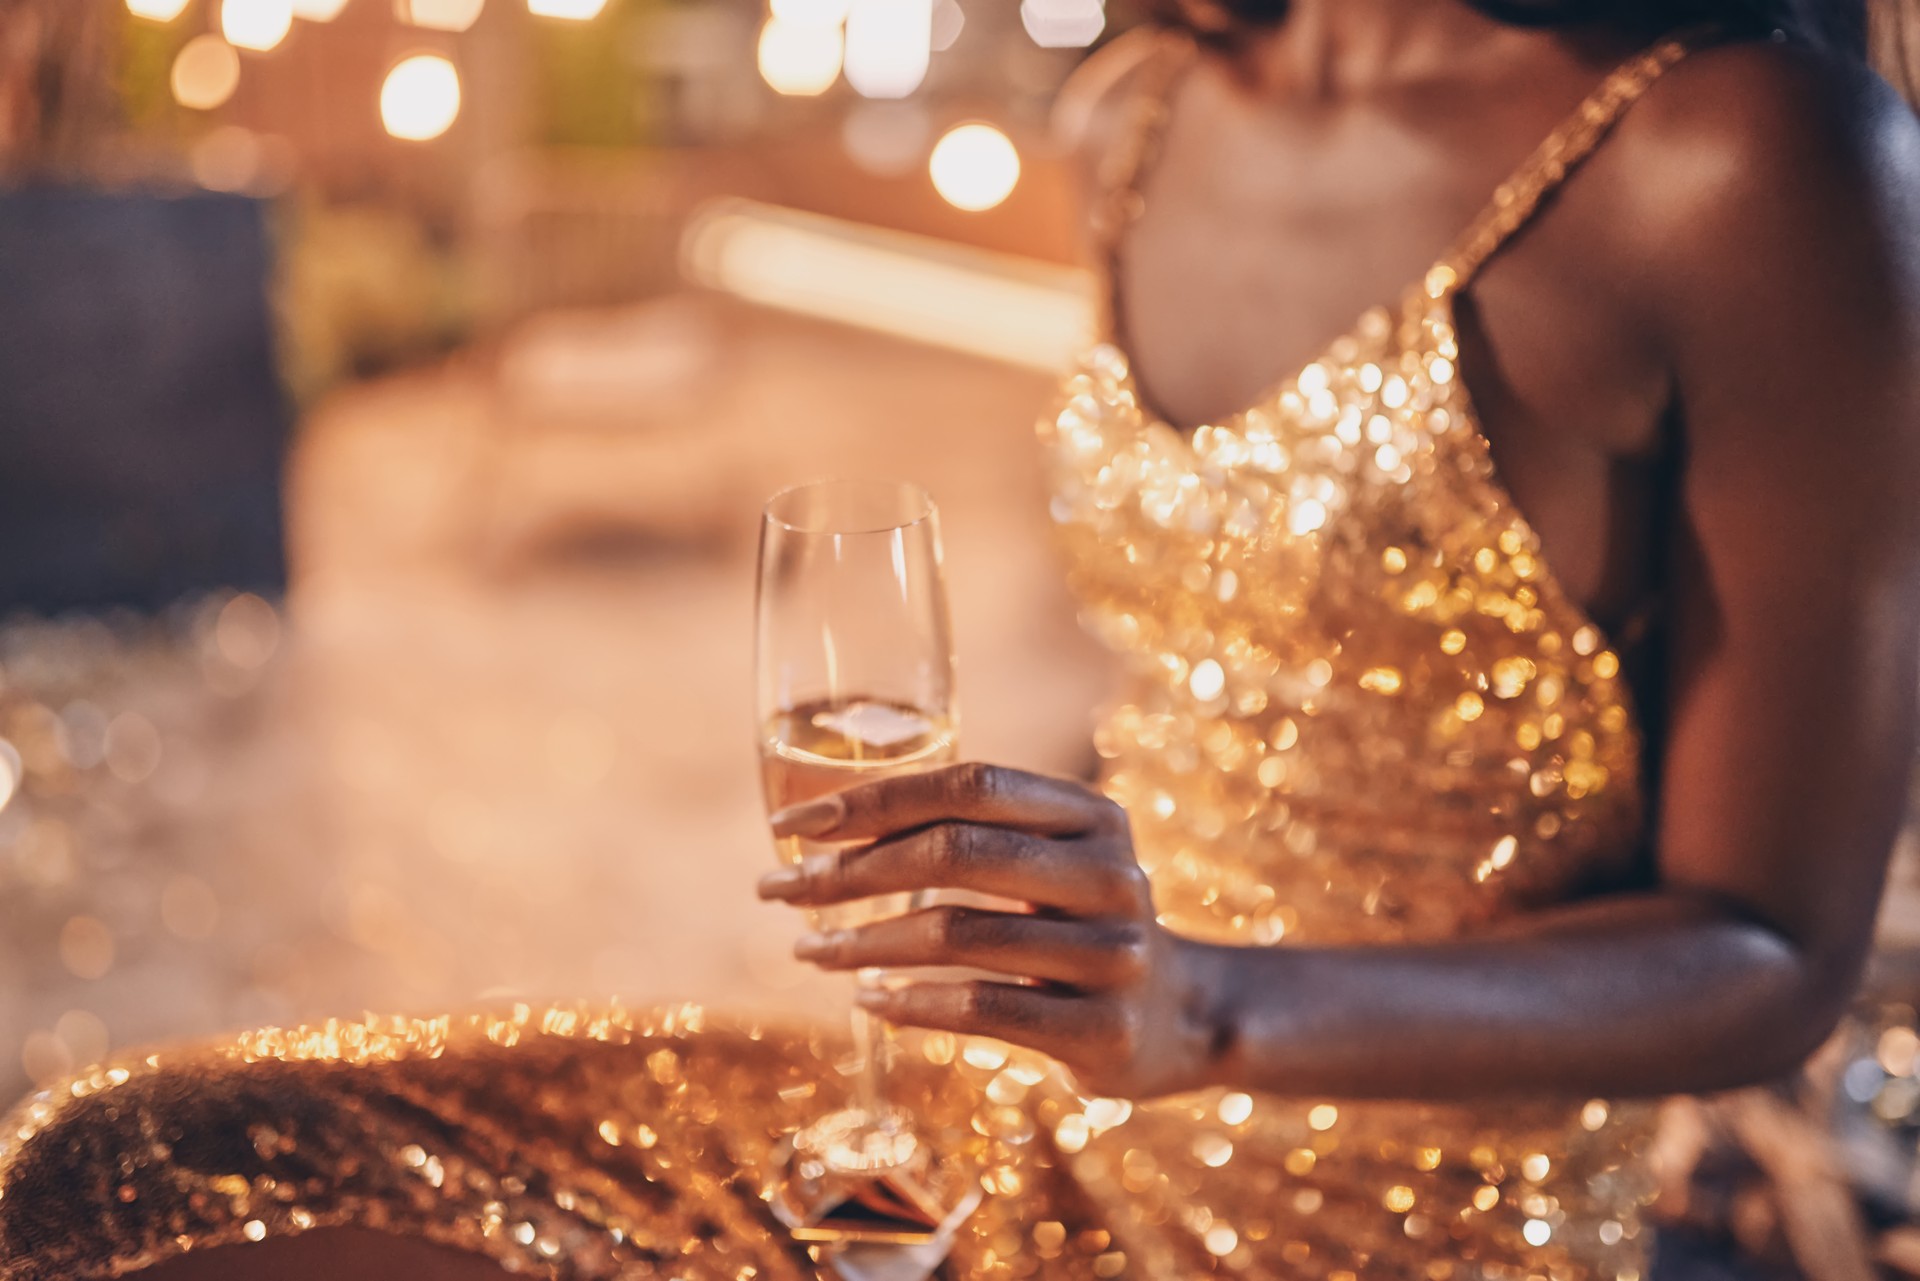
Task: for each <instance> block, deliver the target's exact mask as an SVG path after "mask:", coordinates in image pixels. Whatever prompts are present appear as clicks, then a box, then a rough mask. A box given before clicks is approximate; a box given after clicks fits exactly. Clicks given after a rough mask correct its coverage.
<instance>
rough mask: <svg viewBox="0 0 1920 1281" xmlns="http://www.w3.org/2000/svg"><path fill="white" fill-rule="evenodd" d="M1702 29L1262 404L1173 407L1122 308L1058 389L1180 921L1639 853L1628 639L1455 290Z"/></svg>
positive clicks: (1410, 891) (1145, 802) (1064, 478)
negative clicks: (1499, 460)
mask: <svg viewBox="0 0 1920 1281" xmlns="http://www.w3.org/2000/svg"><path fill="white" fill-rule="evenodd" d="M1683 47H1684V46H1682V45H1681V44H1680V43H1678V42H1669V43H1667V44H1664V45H1661V46H1658V47H1656V48H1654V49H1652V50H1650V51H1649V52H1648V53H1646V54H1645V55H1643V56H1642V57H1640V58H1638V59H1636V60H1634V61H1633V62H1631V63H1629V64H1627V65H1626V66H1624V67H1622V68H1621V69H1620V70H1619V71H1618V72H1616V73H1615V74H1614V75H1613V76H1612V77H1610V78H1609V80H1608V81H1607V82H1606V84H1605V85H1604V86H1603V87H1602V89H1601V90H1600V91H1599V92H1598V93H1596V94H1595V95H1594V96H1593V97H1592V98H1590V99H1589V100H1588V102H1587V103H1586V105H1585V106H1584V107H1583V108H1582V109H1581V111H1580V112H1579V113H1577V114H1576V115H1575V116H1574V117H1573V118H1572V119H1571V120H1570V121H1569V123H1568V124H1567V125H1566V126H1565V127H1564V128H1562V129H1561V130H1559V131H1557V132H1556V133H1555V134H1554V135H1552V137H1550V138H1549V139H1548V140H1547V142H1546V143H1545V144H1543V145H1542V147H1541V148H1540V149H1539V150H1538V151H1537V152H1536V153H1535V154H1534V155H1533V156H1532V157H1531V158H1530V159H1529V160H1528V162H1527V164H1526V165H1525V166H1524V167H1523V168H1522V169H1521V171H1520V172H1519V173H1518V174H1517V175H1516V176H1515V178H1514V179H1513V180H1512V181H1511V182H1509V183H1507V184H1505V185H1503V186H1502V187H1501V188H1500V190H1499V192H1498V193H1497V194H1496V196H1495V198H1494V201H1493V203H1492V204H1491V205H1490V206H1489V208H1488V210H1487V213H1486V214H1485V215H1484V216H1483V217H1482V218H1481V219H1479V220H1478V221H1477V222H1476V223H1475V224H1474V225H1473V227H1472V228H1471V229H1470V230H1469V231H1468V233H1467V235H1466V236H1465V237H1464V238H1463V239H1462V241H1461V242H1460V244H1459V245H1458V246H1457V247H1456V248H1455V249H1454V250H1453V251H1451V252H1450V253H1449V254H1448V255H1447V256H1446V257H1445V258H1443V259H1442V260H1441V261H1440V262H1439V263H1438V264H1436V265H1435V266H1434V268H1433V269H1432V270H1431V271H1430V272H1428V274H1427V276H1426V278H1425V279H1424V280H1422V281H1420V282H1418V283H1417V284H1416V285H1415V286H1414V287H1413V288H1411V289H1410V290H1409V291H1408V292H1407V295H1406V297H1405V298H1404V299H1403V300H1401V302H1400V303H1399V304H1398V305H1397V306H1391V307H1385V306H1383V307H1376V308H1373V309H1371V310H1369V311H1367V312H1366V313H1365V314H1364V315H1363V316H1362V317H1361V318H1360V320H1359V322H1358V324H1357V325H1356V326H1355V328H1354V329H1353V330H1352V332H1350V333H1347V334H1343V335H1341V336H1340V337H1338V338H1336V339H1334V340H1333V341H1332V342H1330V343H1329V344H1327V346H1326V348H1325V350H1324V351H1323V352H1322V353H1320V355H1319V356H1318V357H1317V358H1315V359H1314V360H1312V361H1311V362H1309V363H1308V364H1307V365H1306V366H1305V367H1304V368H1303V369H1301V370H1300V371H1299V372H1298V373H1296V374H1294V375H1292V376H1291V377H1289V378H1287V379H1286V380H1285V381H1283V382H1282V383H1281V384H1280V385H1278V386H1276V387H1275V388H1273V389H1272V390H1271V391H1269V392H1268V393H1266V394H1265V395H1263V396H1261V397H1260V398H1259V399H1258V400H1257V401H1256V402H1255V403H1254V404H1253V405H1251V406H1249V407H1248V408H1246V409H1245V410H1243V411H1241V412H1239V413H1237V414H1234V415H1233V416H1231V417H1230V418H1227V419H1224V420H1222V421H1220V422H1217V423H1213V424H1209V425H1205V426H1202V427H1200V428H1198V429H1197V430H1195V431H1194V432H1193V433H1192V434H1191V435H1190V436H1189V435H1184V434H1182V433H1180V432H1177V431H1176V430H1174V429H1173V428H1171V427H1169V426H1168V425H1167V424H1166V423H1165V422H1163V421H1160V420H1158V419H1157V418H1156V417H1155V416H1154V414H1153V413H1152V412H1151V410H1150V408H1149V407H1148V406H1147V405H1146V404H1145V403H1144V402H1143V399H1142V397H1141V394H1140V391H1139V388H1138V386H1137V385H1136V382H1135V379H1134V374H1133V371H1132V370H1131V369H1130V368H1129V364H1128V358H1127V355H1126V354H1125V352H1124V351H1123V350H1122V347H1121V345H1120V344H1119V342H1118V341H1117V340H1115V339H1114V338H1112V337H1111V336H1109V338H1108V339H1107V340H1106V341H1103V342H1101V343H1100V344H1099V345H1097V346H1095V347H1094V348H1093V350H1092V351H1091V352H1090V353H1089V354H1088V356H1087V357H1086V358H1085V359H1084V361H1083V362H1082V363H1081V366H1080V368H1079V369H1078V371H1077V372H1075V373H1074V374H1073V375H1072V377H1071V378H1070V379H1069V380H1068V382H1067V384H1066V386H1065V388H1064V391H1063V393H1062V395H1061V396H1060V398H1059V401H1058V403H1057V405H1056V407H1055V409H1054V411H1053V412H1051V413H1050V414H1049V415H1048V416H1046V417H1045V418H1044V419H1043V421H1042V423H1041V425H1040V435H1041V439H1042V442H1043V445H1044V447H1045V450H1046V455H1047V460H1048V464H1049V468H1050V471H1051V478H1052V489H1053V500H1052V515H1053V519H1054V521H1055V523H1056V525H1057V527H1058V529H1059V531H1060V533H1061V536H1062V540H1063V542H1064V546H1065V550H1066V554H1067V557H1068V561H1069V570H1070V574H1071V577H1072V580H1073V582H1074V585H1075V588H1076V590H1077V593H1078V595H1079V597H1080V598H1081V601H1082V603H1083V607H1084V614H1085V617H1086V619H1087V621H1088V624H1089V626H1090V627H1091V629H1092V630H1093V632H1094V633H1095V635H1096V636H1098V637H1099V638H1100V639H1101V640H1102V641H1103V642H1104V643H1105V644H1106V645H1107V646H1108V647H1110V648H1111V649H1112V650H1113V651H1114V652H1115V653H1116V654H1118V655H1119V656H1120V658H1121V660H1122V662H1123V665H1124V667H1125V669H1126V672H1127V675H1128V697H1127V698H1126V700H1125V701H1124V702H1123V703H1122V704H1121V705H1120V706H1118V707H1116V708H1115V709H1113V710H1112V711H1111V713H1110V714H1109V715H1108V716H1107V718H1106V719H1105V721H1104V723H1103V724H1102V726H1101V727H1100V730H1099V733H1098V737H1097V746H1098V749H1099V751H1100V754H1101V756H1102V757H1103V758H1104V760H1105V779H1106V785H1107V788H1108V790H1109V791H1110V792H1111V793H1112V795H1113V796H1114V797H1115V798H1116V799H1117V800H1119V801H1120V802H1121V803H1122V804H1123V805H1124V806H1125V807H1126V809H1127V810H1128V812H1129V814H1130V815H1131V817H1132V819H1133V823H1134V829H1135V837H1136V844H1137V847H1138V849H1139V851H1140V853H1141V857H1142V859H1143V861H1144V862H1145V863H1146V865H1147V867H1148V869H1149V871H1150V872H1151V873H1152V874H1153V878H1154V887H1155V893H1156V901H1157V902H1158V903H1159V905H1160V908H1161V911H1162V913H1163V915H1164V917H1165V919H1167V920H1168V921H1169V923H1171V924H1174V925H1176V926H1177V927H1179V928H1181V929H1183V930H1185V931H1188V932H1192V933H1196V934H1199V935H1202V936H1205V937H1210V938H1216V939H1221V940H1229V941H1238V942H1253V943H1280V942H1285V941H1303V942H1314V943H1333V942H1361V941H1386V940H1425V939H1433V938H1439V937H1446V936H1450V935H1457V934H1460V933H1462V932H1464V931H1467V930H1471V929H1473V928H1474V927H1476V926H1478V925H1481V924H1483V923H1485V922H1488V921H1491V920H1493V919H1496V918H1498V917H1500V916H1502V915H1504V914H1506V913H1509V912H1511V911H1513V910H1514V909H1515V908H1516V907H1518V906H1523V905H1525V904H1529V903H1538V902H1540V901H1542V900H1551V899H1554V898H1556V897H1564V896H1566V895H1567V894H1569V893H1570V892H1572V890H1573V889H1574V888H1575V887H1576V886H1579V885H1583V884H1588V883H1591V882H1594V881H1596V880H1601V879H1604V878H1606V877H1607V876H1609V875H1616V876H1617V874H1618V873H1619V872H1620V870H1621V869H1622V867H1623V865H1624V864H1625V863H1626V862H1628V861H1629V860H1630V859H1631V857H1632V855H1633V853H1634V851H1635V848H1636V845H1637V843H1638V839H1639V832H1640V827H1641V823H1642V810H1643V804H1642V790H1643V781H1642V778H1641V743H1640V731H1639V726H1638V723H1637V720H1636V718H1635V715H1634V711H1633V708H1632V706H1631V702H1630V697H1629V693H1628V689H1627V685H1626V682H1625V680H1624V679H1623V678H1622V675H1621V671H1620V658H1619V655H1618V653H1617V652H1616V651H1615V650H1614V649H1613V648H1611V647H1610V643H1609V641H1608V638H1607V637H1606V636H1605V635H1604V634H1603V633H1602V631H1601V629H1600V628H1599V627H1598V626H1597V625H1596V624H1595V623H1594V621H1593V620H1592V619H1591V618H1589V617H1588V616H1587V615H1586V614H1585V613H1584V612H1583V611H1582V609H1581V608H1580V606H1579V605H1578V604H1577V603H1576V602H1575V601H1573V600H1572V599H1571V598H1570V597H1569V595H1568V593H1567V592H1566V591H1565V590H1564V589H1563V588H1562V586H1561V584H1560V583H1559V582H1558V581H1557V580H1556V579H1555V577H1554V576H1553V573H1552V570H1551V569H1550V568H1549V566H1548V565H1547V563H1546V562H1545V560H1544V559H1543V557H1542V554H1541V548H1540V539H1539V537H1538V536H1537V535H1536V533H1535V532H1534V530H1533V529H1532V527H1531V526H1530V525H1529V524H1528V522H1527V520H1526V518H1525V516H1524V515H1523V514H1522V513H1521V512H1520V510H1519V509H1518V507H1517V506H1516V505H1515V503H1514V501H1513V498H1512V496H1511V495H1510V494H1509V493H1508V492H1507V490H1506V489H1505V487H1504V486H1503V485H1502V484H1501V481H1500V479H1499V476H1498V474H1497V471H1496V469H1495V467H1494V463H1493V460H1492V457H1491V454H1490V451H1489V448H1488V443H1487V439H1486V437H1485V436H1484V435H1483V434H1482V433H1481V431H1480V429H1479V426H1478V424H1477V422H1476V419H1475V415H1474V409H1473V405H1472V403H1471V402H1470V400H1469V398H1468V395H1467V391H1466V388H1465V386H1464V385H1463V383H1462V381H1461V378H1460V376H1459V357H1460V351H1459V338H1458V334H1457V331H1456V326H1455V323H1454V316H1453V300H1454V297H1455V295H1456V293H1457V291H1458V290H1459V289H1460V288H1462V287H1463V285H1464V284H1465V283H1466V281H1467V280H1468V279H1470V278H1471V276H1472V274H1473V271H1474V270H1475V269H1476V268H1477V267H1478V266H1479V265H1480V263H1481V262H1483V261H1484V260H1485V259H1486V257H1487V256H1488V255H1489V254H1491V253H1492V252H1493V251H1494V250H1495V249H1496V248H1497V247H1498V246H1499V245H1500V244H1501V243H1502V242H1503V241H1504V240H1505V239H1506V238H1507V237H1508V236H1509V235H1511V234H1512V232H1513V231H1514V230H1515V229H1517V228H1518V227H1519V226H1520V225H1521V224H1522V223H1523V222H1524V221H1525V219H1526V218H1527V217H1528V215H1529V214H1530V213H1531V212H1532V211H1533V210H1534V209H1535V208H1537V207H1538V205H1539V204H1540V202H1541V201H1542V200H1543V199H1544V198H1545V196H1546V195H1547V194H1548V193H1549V192H1550V191H1551V190H1552V188H1553V187H1554V185H1555V184H1557V183H1558V182H1559V181H1560V180H1561V179H1562V178H1563V177H1564V176H1565V175H1566V174H1567V173H1568V172H1569V170H1570V169H1571V168H1572V166H1573V165H1574V164H1576V163H1577V162H1578V160H1579V159H1580V158H1581V157H1583V156H1584V155H1585V154H1586V153H1587V151H1588V150H1590V149H1591V148H1592V147H1593V146H1594V145H1595V144H1596V143H1597V142H1598V140H1599V138H1600V137H1601V136H1602V134H1603V133H1604V132H1605V130H1606V129H1607V128H1608V126H1610V125H1611V123H1612V122H1613V120H1614V119H1615V118H1616V117H1617V115H1618V114H1619V112H1620V111H1621V110H1622V109H1623V108H1624V107H1625V106H1626V104H1627V103H1629V102H1631V101H1632V100H1633V99H1634V98H1635V97H1637V96H1638V94H1639V93H1640V92H1641V91H1642V90H1643V89H1644V88H1645V87H1646V86H1647V85H1648V84H1649V83H1651V81H1652V79H1653V78H1655V77H1657V76H1658V75H1659V74H1660V73H1661V72H1662V71H1664V70H1665V68H1666V67H1667V66H1668V65H1670V64H1671V63H1672V62H1673V61H1674V60H1676V59H1677V58H1678V57H1679V56H1680V53H1681V52H1682V50H1683ZM1148 136H1150V134H1149V135H1148ZM1136 203H1137V202H1136ZM1120 207H1121V208H1124V207H1125V206H1124V205H1122V206H1120Z"/></svg>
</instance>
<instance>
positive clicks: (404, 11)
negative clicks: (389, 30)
mask: <svg viewBox="0 0 1920 1281" xmlns="http://www.w3.org/2000/svg"><path fill="white" fill-rule="evenodd" d="M485 5H486V0H401V5H400V10H401V17H403V18H404V19H406V21H408V22H411V23H412V24H413V25H414V26H416V27H428V28H431V29H432V30H435V31H465V30H466V29H467V28H468V27H471V26H472V25H473V24H474V22H475V21H476V20H477V19H478V18H479V17H480V10H481V9H482V8H483V7H485Z"/></svg>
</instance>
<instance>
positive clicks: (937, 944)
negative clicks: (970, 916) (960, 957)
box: [927, 907, 970, 953]
mask: <svg viewBox="0 0 1920 1281" xmlns="http://www.w3.org/2000/svg"><path fill="white" fill-rule="evenodd" d="M968 925H969V923H968V920H967V911H966V909H965V908H959V907H936V908H934V909H933V910H932V911H931V912H930V913H929V914H928V917H927V932H928V933H929V934H930V935H931V936H932V937H931V938H930V940H929V941H930V942H931V943H932V944H933V946H934V948H935V949H936V950H937V951H940V952H945V953H952V952H958V951H962V950H964V949H965V947H966V945H967V942H968V940H969V938H970V933H969V928H968Z"/></svg>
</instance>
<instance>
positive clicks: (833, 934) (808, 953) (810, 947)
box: [793, 930, 846, 961]
mask: <svg viewBox="0 0 1920 1281" xmlns="http://www.w3.org/2000/svg"><path fill="white" fill-rule="evenodd" d="M845 937H846V935H845V934H844V933H843V932H842V931H839V930H825V931H818V932H815V933H811V934H802V935H801V936H800V937H799V938H797V939H795V940H794V942H793V954H794V956H796V957H798V958H799V959H800V960H802V961H811V960H813V959H814V958H816V957H821V956H825V955H826V954H827V953H828V952H831V951H833V950H834V949H835V948H837V947H838V946H839V945H840V943H841V941H842V940H843V939H844V938H845Z"/></svg>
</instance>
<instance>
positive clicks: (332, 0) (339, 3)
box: [293, 0, 347, 22]
mask: <svg viewBox="0 0 1920 1281" xmlns="http://www.w3.org/2000/svg"><path fill="white" fill-rule="evenodd" d="M346 7H347V0H293V16H294V17H296V18H305V19H306V20H307V21H308V22H332V21H333V20H334V19H335V18H337V17H339V16H340V11H341V10H342V9H344V8H346Z"/></svg>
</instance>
